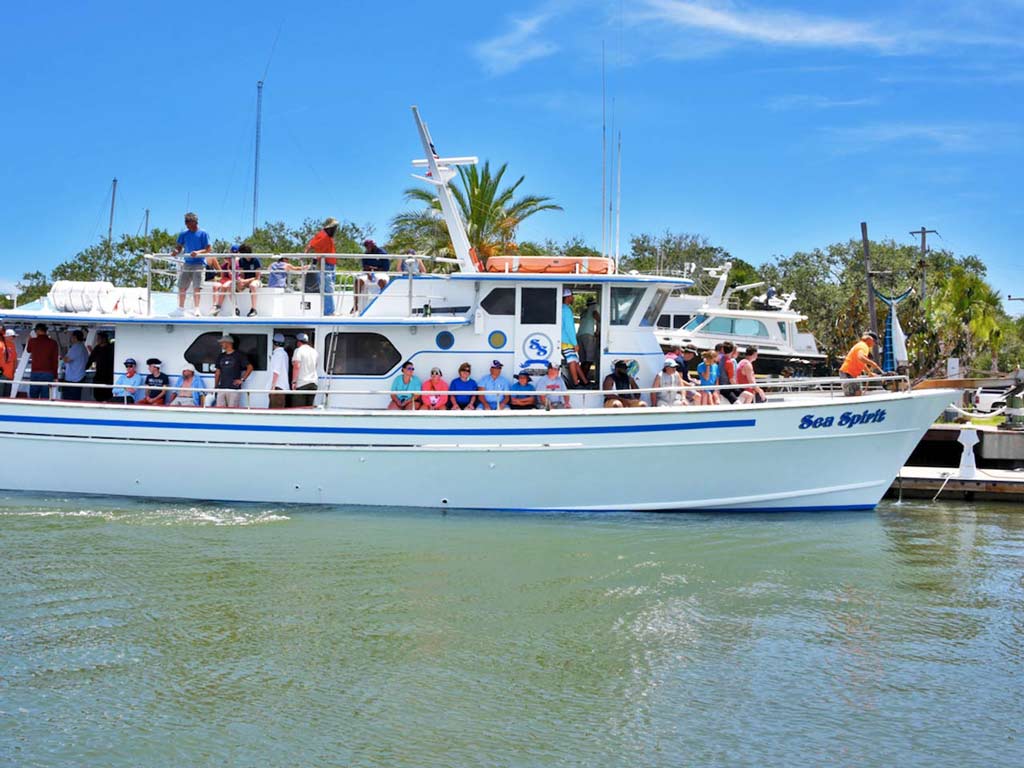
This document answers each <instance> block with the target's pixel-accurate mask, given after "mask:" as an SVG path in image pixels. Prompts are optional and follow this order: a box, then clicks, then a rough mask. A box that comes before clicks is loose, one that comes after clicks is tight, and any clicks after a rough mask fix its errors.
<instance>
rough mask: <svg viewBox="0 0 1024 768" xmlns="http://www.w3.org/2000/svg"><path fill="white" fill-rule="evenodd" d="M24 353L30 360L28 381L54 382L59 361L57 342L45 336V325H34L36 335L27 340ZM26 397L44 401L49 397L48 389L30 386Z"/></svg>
mask: <svg viewBox="0 0 1024 768" xmlns="http://www.w3.org/2000/svg"><path fill="white" fill-rule="evenodd" d="M25 351H26V352H28V353H29V355H30V356H31V360H32V374H31V375H30V376H29V380H30V381H47V382H49V381H56V380H57V361H58V360H59V359H60V348H59V347H58V346H57V342H56V341H54V340H53V339H51V338H50V337H49V336H48V335H47V331H46V325H44V324H43V323H39V324H38V325H36V333H35V336H33V337H32V338H31V339H29V340H28V346H27V347H26V348H25ZM28 396H29V397H30V398H33V399H35V400H45V399H47V398H49V396H50V387H41V386H31V387H29V388H28Z"/></svg>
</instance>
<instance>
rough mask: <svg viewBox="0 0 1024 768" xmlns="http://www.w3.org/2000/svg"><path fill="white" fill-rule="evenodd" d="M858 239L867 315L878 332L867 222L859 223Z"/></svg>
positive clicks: (874, 329) (874, 351)
mask: <svg viewBox="0 0 1024 768" xmlns="http://www.w3.org/2000/svg"><path fill="white" fill-rule="evenodd" d="M860 239H861V242H862V243H863V245H864V276H865V278H866V279H867V285H868V317H869V318H870V321H871V330H872V331H874V332H875V333H876V334H877V333H878V313H877V311H876V309H875V287H874V285H873V284H872V283H871V248H870V246H869V245H868V223H867V222H866V221H862V222H861V223H860ZM877 346H878V345H875V348H874V349H872V357H876V356H877V355H876V354H875V353H876V352H877Z"/></svg>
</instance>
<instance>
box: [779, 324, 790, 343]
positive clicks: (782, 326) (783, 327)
mask: <svg viewBox="0 0 1024 768" xmlns="http://www.w3.org/2000/svg"><path fill="white" fill-rule="evenodd" d="M779 333H781V334H782V338H784V339H785V338H787V337H788V336H789V334H788V333H787V332H786V324H785V323H779Z"/></svg>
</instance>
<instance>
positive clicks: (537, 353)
mask: <svg viewBox="0 0 1024 768" xmlns="http://www.w3.org/2000/svg"><path fill="white" fill-rule="evenodd" d="M553 348H554V345H553V344H552V343H551V337H550V336H548V335H547V334H545V333H531V334H530V335H529V336H527V337H526V338H525V339H523V357H524V358H526V362H525V365H530V364H532V363H546V362H547V361H548V360H549V359H550V358H551V350H552V349H553Z"/></svg>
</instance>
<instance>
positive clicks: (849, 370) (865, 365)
mask: <svg viewBox="0 0 1024 768" xmlns="http://www.w3.org/2000/svg"><path fill="white" fill-rule="evenodd" d="M877 343H878V334H877V333H875V332H874V331H864V333H862V334H861V335H860V341H858V342H857V343H856V344H854V345H853V348H852V349H851V350H850V351H849V352H847V354H846V359H845V360H844V361H843V364H842V366H840V368H839V378H841V379H856V378H857V377H858V376H860V375H861V374H862V373H864V370H865V369H874V370H876V371H878V373H879V374H881V373H883V371H882V366H880V365H879V364H878V363H876V362H875V361H874V360H872V359H871V349H872V347H874V346H875V344H877ZM860 393H861V385H860V384H859V383H858V382H856V381H851V382H849V383H846V382H844V383H843V394H844V395H847V396H848V397H853V396H856V395H859V394H860Z"/></svg>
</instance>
